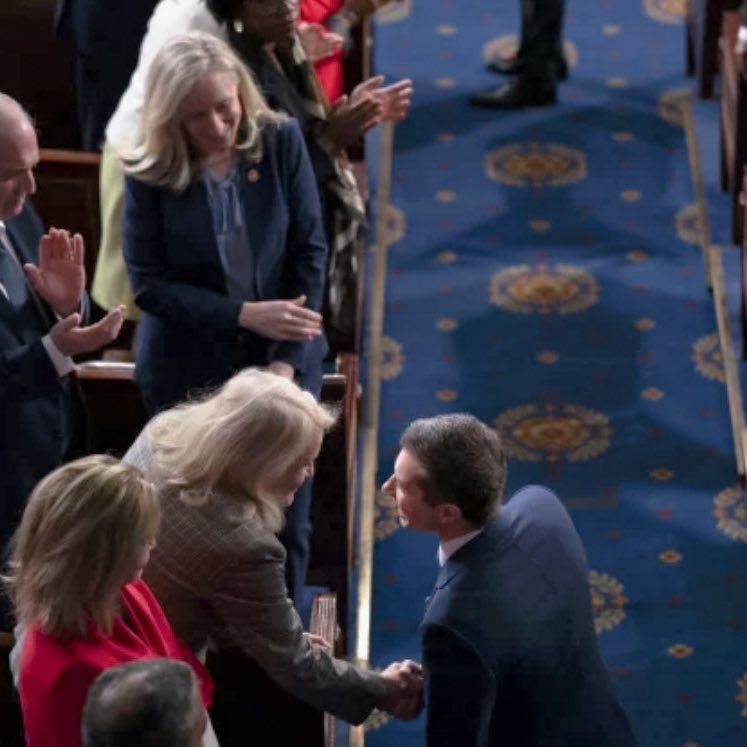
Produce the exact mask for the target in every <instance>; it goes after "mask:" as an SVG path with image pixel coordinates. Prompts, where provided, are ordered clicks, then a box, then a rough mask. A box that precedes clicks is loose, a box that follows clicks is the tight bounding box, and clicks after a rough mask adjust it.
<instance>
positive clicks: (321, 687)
mask: <svg viewBox="0 0 747 747" xmlns="http://www.w3.org/2000/svg"><path fill="white" fill-rule="evenodd" d="M124 461H125V462H127V463H129V464H132V465H134V466H136V467H138V468H139V469H141V470H142V471H143V472H144V474H145V475H146V476H148V477H149V478H150V479H151V480H152V481H153V482H154V483H155V484H156V485H159V483H161V485H162V483H163V481H162V480H161V479H160V477H159V475H158V474H157V473H156V470H155V467H154V466H153V463H152V457H151V450H150V446H149V441H148V429H147V427H146V429H145V430H143V432H142V433H141V434H140V436H139V437H138V438H137V440H136V441H135V443H134V444H133V445H132V447H131V448H130V450H129V451H128V452H127V454H126V455H125V456H124ZM159 494H160V499H161V514H162V519H161V529H160V533H159V536H158V544H157V546H156V548H155V550H154V551H153V553H152V555H151V558H150V562H149V564H148V567H147V568H146V570H145V573H144V576H143V577H144V579H145V580H146V581H147V583H148V584H149V585H150V587H151V588H152V590H153V592H154V593H155V595H156V597H157V598H158V601H159V602H160V603H161V606H162V607H163V609H164V611H165V612H166V616H167V617H168V619H169V622H170V623H171V625H172V627H173V629H174V631H175V632H176V634H177V636H178V637H179V638H181V639H182V640H183V641H184V642H185V643H186V644H187V645H188V646H189V647H190V648H192V649H193V650H195V651H197V650H199V649H201V648H203V647H204V646H205V645H206V643H207V642H208V640H212V641H215V642H216V643H218V644H220V643H221V642H223V643H224V644H230V645H233V646H240V647H241V648H242V649H243V650H244V651H246V653H247V654H248V655H249V656H251V657H252V658H253V659H255V660H256V661H257V662H258V663H259V665H260V666H261V667H262V668H263V669H264V670H265V671H266V672H267V674H268V675H269V676H270V677H272V679H273V680H275V682H277V683H278V685H280V686H281V687H282V688H284V689H285V690H287V691H288V692H290V693H291V694H292V695H294V696H295V697H297V698H299V699H301V700H303V701H305V702H307V703H309V704H311V705H312V706H314V707H315V708H318V709H319V710H322V711H325V712H327V713H331V714H333V715H334V716H336V717H338V718H341V719H343V720H345V721H348V722H351V723H354V724H358V723H361V722H362V721H363V720H364V719H365V718H366V716H368V714H369V713H370V712H371V710H372V709H373V708H374V706H375V705H376V703H377V702H378V700H379V699H380V698H381V697H382V696H383V695H384V693H385V684H384V681H383V679H382V678H381V676H380V675H378V674H376V673H375V672H370V671H367V670H364V669H359V668H357V667H355V666H353V665H352V664H349V663H348V662H345V661H342V660H341V659H336V658H334V657H333V656H331V655H330V654H329V653H327V651H326V650H325V649H323V648H321V647H319V646H315V645H313V644H311V643H309V641H308V640H307V638H306V636H304V635H303V627H302V624H301V619H300V618H299V616H298V613H297V612H296V609H295V607H294V606H293V603H292V602H291V601H290V599H289V598H288V594H287V590H286V585H285V549H284V548H283V546H282V544H280V541H279V540H278V539H277V537H275V535H274V534H272V533H271V532H270V531H269V530H268V529H266V528H265V527H264V526H263V525H262V524H261V522H260V521H258V520H249V521H247V520H244V521H238V520H232V518H231V511H230V505H231V504H230V502H229V501H228V500H227V499H221V498H217V499H216V500H214V501H212V502H211V503H209V504H208V505H207V506H204V507H200V508H198V507H194V506H190V505H188V504H186V503H185V502H184V501H183V500H181V499H180V498H179V497H178V496H175V495H173V494H169V491H167V490H163V489H161V490H160V491H159ZM247 697H249V695H247Z"/></svg>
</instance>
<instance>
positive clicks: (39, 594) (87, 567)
mask: <svg viewBox="0 0 747 747" xmlns="http://www.w3.org/2000/svg"><path fill="white" fill-rule="evenodd" d="M159 524H160V510H159V505H158V498H157V494H156V488H155V487H154V486H153V485H152V484H151V483H150V482H148V481H147V480H146V479H145V478H144V477H143V475H142V474H141V473H140V472H139V471H138V470H137V469H135V468H134V467H131V466H129V465H127V464H124V463H123V462H120V461H119V460H118V459H115V458H114V457H111V456H106V455H101V454H98V455H92V456H87V457H83V458H82V459H77V460H75V461H73V462H68V463H67V464H65V465H63V466H62V467H58V468H57V469H56V470H54V472H51V473H50V474H49V475H47V476H46V477H45V478H44V479H43V480H42V481H41V482H39V484H38V485H37V486H36V487H35V488H34V490H33V492H32V493H31V496H30V497H29V499H28V503H27V504H26V508H25V509H24V512H23V517H22V519H21V523H20V526H19V527H18V529H17V531H16V533H15V535H14V538H13V541H12V543H11V555H10V563H9V567H8V573H7V575H6V577H5V581H6V583H7V585H8V588H9V591H10V595H11V598H12V600H13V604H14V608H15V612H16V618H17V620H18V622H19V623H20V624H21V625H24V626H29V625H35V626H38V627H39V628H40V630H41V631H42V632H43V633H44V634H46V635H48V636H52V637H53V638H58V639H75V638H78V637H85V636H86V635H87V631H89V626H90V624H91V623H93V624H94V625H95V626H97V627H98V628H99V629H100V630H101V631H102V632H103V633H104V634H105V635H111V633H112V629H113V627H114V623H115V620H116V619H117V617H118V616H119V614H120V594H121V591H122V588H123V587H124V586H126V585H127V584H129V583H130V582H131V581H134V580H136V579H138V578H140V576H141V574H142V571H143V568H145V566H146V564H147V563H148V559H149V557H150V552H151V550H152V549H153V547H154V545H155V538H156V535H157V533H158V528H159Z"/></svg>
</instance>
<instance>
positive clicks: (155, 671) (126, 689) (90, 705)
mask: <svg viewBox="0 0 747 747" xmlns="http://www.w3.org/2000/svg"><path fill="white" fill-rule="evenodd" d="M206 723H207V716H206V713H205V708H204V707H203V704H202V698H201V697H200V689H199V687H198V684H197V679H196V677H195V676H194V673H193V671H192V669H191V667H189V666H188V665H187V664H184V663H183V662H179V661H173V660H171V659H142V660H140V661H130V662H127V663H126V664H118V665H117V666H115V667H111V668H110V669H107V670H105V671H104V672H102V673H101V674H100V675H99V676H98V677H97V678H96V681H95V682H94V683H93V685H91V689H90V690H89V691H88V698H87V700H86V705H85V708H84V709H83V727H82V728H83V747H200V745H201V744H202V737H203V733H204V731H205V726H206Z"/></svg>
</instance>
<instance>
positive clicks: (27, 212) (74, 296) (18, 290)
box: [0, 94, 123, 629]
mask: <svg viewBox="0 0 747 747" xmlns="http://www.w3.org/2000/svg"><path fill="white" fill-rule="evenodd" d="M38 160H39V151H38V146H37V140H36V133H35V132H34V128H33V125H32V123H31V121H30V119H29V117H28V116H27V114H26V113H25V112H24V111H23V109H22V108H21V107H20V106H19V105H18V103H16V102H15V101H14V100H13V99H11V98H10V97H9V96H5V95H4V94H0V412H2V418H1V419H0V420H1V421H2V425H0V552H1V553H3V554H4V551H5V547H6V544H7V541H8V539H9V538H10V536H11V534H12V533H13V531H14V530H15V528H16V526H17V524H18V521H19V519H20V515H21V512H22V509H23V504H24V501H25V499H26V496H27V495H28V494H29V492H30V491H31V489H32V488H33V487H34V485H35V484H36V483H37V482H38V481H39V480H40V479H41V478H42V477H44V475H46V474H47V473H48V472H50V471H51V470H53V469H54V468H55V467H57V466H58V465H59V464H60V463H61V462H62V461H63V460H64V459H65V458H66V457H68V456H69V455H71V454H74V453H76V452H80V451H81V447H82V443H81V442H82V441H83V440H84V439H83V438H82V437H83V435H84V432H83V429H82V423H81V415H82V411H83V408H82V403H81V401H80V397H79V394H78V389H77V386H76V383H75V379H74V377H73V376H72V375H71V373H72V371H73V368H74V367H73V362H72V359H71V356H73V355H77V354H78V353H86V352H91V351H93V350H97V349H98V348H100V347H102V346H103V345H106V344H108V343H109V342H111V341H112V340H113V339H114V338H115V337H116V336H117V333H118V332H119V328H120V326H121V325H122V319H123V317H122V312H121V310H119V309H115V310H114V311H113V312H111V313H110V314H108V315H107V316H106V317H104V318H103V319H102V320H101V321H100V322H98V323H97V324H94V325H91V326H87V327H86V326H81V319H82V317H83V315H84V314H85V306H86V300H85V294H84V288H85V279H86V278H85V270H84V266H83V240H82V239H81V237H80V236H79V235H78V234H76V235H75V236H70V234H69V233H68V232H67V231H59V230H56V229H54V228H53V229H51V230H50V231H49V232H48V233H47V234H43V229H42V226H41V222H40V220H39V217H38V216H37V215H36V213H35V212H34V210H33V208H32V207H31V205H30V203H29V202H27V201H26V198H27V197H28V195H30V194H33V193H34V191H35V190H36V184H35V182H34V175H33V168H34V166H35V165H36V163H37V161H38ZM4 617H5V615H4V608H3V598H2V597H0V629H2V628H4V627H6V624H7V621H6V620H5V619H4Z"/></svg>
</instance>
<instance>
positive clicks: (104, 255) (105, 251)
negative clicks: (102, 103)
mask: <svg viewBox="0 0 747 747" xmlns="http://www.w3.org/2000/svg"><path fill="white" fill-rule="evenodd" d="M99 201H100V204H101V243H100V245H99V253H98V255H97V257H96V271H95V272H94V275H93V285H92V287H91V296H93V300H94V301H96V303H97V304H98V305H99V306H101V307H102V308H104V309H106V310H107V311H110V310H111V309H114V308H116V307H117V306H119V304H124V306H125V307H126V309H127V311H126V312H125V316H126V318H127V319H130V320H132V321H137V320H138V319H139V318H140V310H139V309H138V308H137V306H135V299H134V298H133V295H132V286H131V285H130V277H129V275H128V274H127V266H126V265H125V260H124V253H123V250H122V215H123V212H124V172H123V171H122V167H121V165H120V163H119V159H118V158H117V157H116V156H115V155H114V153H113V152H112V151H111V150H110V149H109V148H107V147H106V146H104V149H103V152H102V154H101V167H100V169H99Z"/></svg>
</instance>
